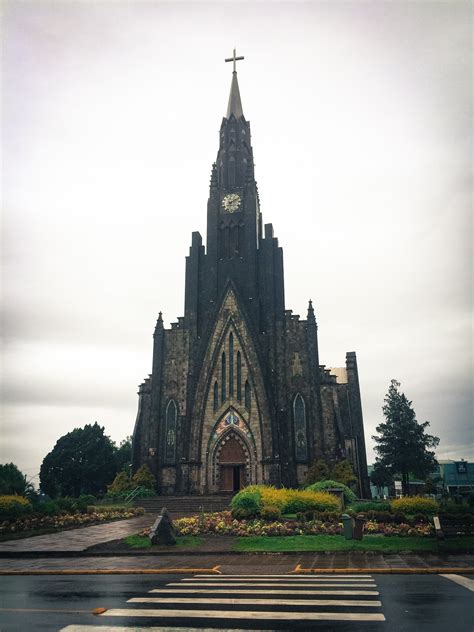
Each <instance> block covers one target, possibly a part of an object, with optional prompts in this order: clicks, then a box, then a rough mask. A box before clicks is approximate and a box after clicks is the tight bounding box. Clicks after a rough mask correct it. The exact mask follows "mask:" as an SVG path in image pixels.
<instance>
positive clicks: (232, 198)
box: [222, 193, 241, 213]
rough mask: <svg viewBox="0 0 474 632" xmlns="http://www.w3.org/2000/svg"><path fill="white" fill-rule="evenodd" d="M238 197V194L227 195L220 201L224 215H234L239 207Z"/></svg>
mask: <svg viewBox="0 0 474 632" xmlns="http://www.w3.org/2000/svg"><path fill="white" fill-rule="evenodd" d="M240 202H241V200H240V195H239V194H238V193H228V194H227V195H226V196H225V197H224V199H223V200H222V206H223V208H224V211H225V212H226V213H235V211H237V210H238V208H239V206H240Z"/></svg>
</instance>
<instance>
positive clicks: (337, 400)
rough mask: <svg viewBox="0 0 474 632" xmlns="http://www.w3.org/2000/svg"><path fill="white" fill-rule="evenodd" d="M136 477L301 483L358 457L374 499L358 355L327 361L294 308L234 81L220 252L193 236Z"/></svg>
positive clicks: (167, 481)
mask: <svg viewBox="0 0 474 632" xmlns="http://www.w3.org/2000/svg"><path fill="white" fill-rule="evenodd" d="M138 395H139V403H138V414H137V419H136V423H135V429H134V433H133V470H134V471H135V470H136V469H137V468H138V467H139V466H140V465H142V464H144V463H147V464H148V465H149V467H150V469H151V470H152V472H153V473H154V474H155V476H156V479H157V487H158V492H159V493H160V494H212V493H222V492H235V491H237V490H238V489H241V488H242V487H244V486H247V485H250V484H256V483H268V484H273V485H277V486H279V485H284V486H287V487H295V486H297V485H299V484H301V483H302V482H303V480H304V477H305V474H306V472H307V470H308V468H309V467H310V465H311V464H312V463H313V462H314V461H315V460H318V459H325V460H326V461H327V462H328V463H330V464H331V463H335V462H336V461H339V460H341V459H343V458H348V459H349V460H350V461H351V462H352V464H353V467H354V470H355V472H356V474H357V476H358V477H359V481H360V483H359V495H360V496H362V497H370V486H369V479H368V475H367V462H366V453H365V440H364V427H363V418H362V406H361V398H360V389H359V378H358V371H357V360H356V354H355V353H354V352H349V353H347V354H346V360H345V366H344V367H341V368H335V369H330V368H326V367H325V366H324V365H320V360H319V352H318V327H317V323H316V316H315V313H314V309H313V306H312V303H311V301H309V305H308V311H307V315H306V319H304V320H303V319H300V317H299V316H298V315H296V314H293V313H292V311H291V310H287V309H285V293H284V278H283V251H282V248H281V247H280V246H279V244H278V239H277V238H276V237H275V236H274V233H273V228H272V225H271V224H266V225H263V222H262V214H261V212H260V206H259V196H258V189H257V184H256V181H255V174H254V160H253V149H252V145H251V134H250V124H249V122H248V121H247V120H246V118H245V116H244V114H243V109H242V103H241V98H240V92H239V85H238V80H237V72H236V70H235V53H234V72H233V74H232V84H231V89H230V96H229V103H228V109H227V113H226V116H225V117H224V118H223V120H222V125H221V128H220V142H219V150H218V153H217V159H216V162H215V163H214V164H213V166H212V172H211V181H210V190H209V199H208V204H207V242H206V246H204V245H203V242H202V238H201V235H200V234H199V233H198V232H195V233H193V234H192V242H191V248H190V251H189V256H188V257H187V258H186V282H185V308H184V316H183V317H180V318H178V320H177V322H175V323H172V324H171V328H170V329H165V328H164V326H163V320H162V315H161V312H160V315H159V318H158V321H157V323H156V327H155V331H154V345H153V364H152V373H151V374H150V375H149V377H147V378H146V379H145V381H144V382H143V383H142V384H141V385H140V387H139V393H138Z"/></svg>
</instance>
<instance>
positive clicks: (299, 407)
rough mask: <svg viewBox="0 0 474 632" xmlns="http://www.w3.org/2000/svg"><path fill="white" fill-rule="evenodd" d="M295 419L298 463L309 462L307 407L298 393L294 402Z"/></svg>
mask: <svg viewBox="0 0 474 632" xmlns="http://www.w3.org/2000/svg"><path fill="white" fill-rule="evenodd" d="M293 419H294V427H295V456H296V460H297V461H307V460H308V444H307V438H306V406H305V403H304V399H303V398H302V397H301V395H300V394H299V393H297V395H296V397H295V399H294V400H293Z"/></svg>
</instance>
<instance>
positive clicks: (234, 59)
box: [225, 48, 245, 72]
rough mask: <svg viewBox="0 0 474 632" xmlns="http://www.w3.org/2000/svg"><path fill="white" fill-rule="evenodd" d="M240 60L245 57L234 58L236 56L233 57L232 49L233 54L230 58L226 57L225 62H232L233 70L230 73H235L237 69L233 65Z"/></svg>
mask: <svg viewBox="0 0 474 632" xmlns="http://www.w3.org/2000/svg"><path fill="white" fill-rule="evenodd" d="M241 59H245V57H236V55H235V48H234V52H233V54H232V57H227V59H226V60H225V61H233V62H234V64H233V66H234V68H233V71H232V72H237V67H236V65H235V62H236V61H240V60H241Z"/></svg>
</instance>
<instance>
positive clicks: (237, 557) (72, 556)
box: [0, 513, 474, 574]
mask: <svg viewBox="0 0 474 632" xmlns="http://www.w3.org/2000/svg"><path fill="white" fill-rule="evenodd" d="M154 519H155V516H153V515H151V514H149V513H148V514H145V515H143V516H139V517H137V518H131V519H129V520H118V521H117V522H109V523H105V524H99V525H94V526H91V527H83V528H80V529H71V530H68V531H62V532H59V533H52V534H49V535H40V536H35V537H30V538H24V539H20V540H11V541H7V542H2V543H0V557H1V558H2V559H0V573H1V572H2V571H3V572H8V571H19V572H28V571H33V572H34V571H53V572H54V571H60V570H62V571H65V570H66V571H68V570H76V571H79V572H80V571H81V570H84V571H87V570H92V571H94V570H104V571H105V570H111V571H114V570H118V571H120V570H122V571H126V570H138V571H139V570H145V571H146V570H147V569H163V572H165V571H166V569H177V568H178V569H190V568H191V569H196V568H202V569H212V568H214V567H215V566H219V567H220V568H221V571H222V572H224V573H230V572H236V573H239V572H240V573H246V572H254V573H258V572H261V571H262V570H264V572H266V573H276V574H278V573H288V572H291V571H293V570H294V569H295V568H296V567H297V566H298V565H299V567H300V568H301V569H303V570H304V569H327V570H328V571H330V570H331V569H347V570H350V569H352V570H355V569H371V570H373V569H380V571H381V572H390V571H391V569H399V570H400V569H401V570H404V569H407V570H408V569H419V570H420V571H422V572H423V571H425V572H426V571H429V570H430V569H447V568H451V569H459V570H460V571H462V569H468V568H470V569H472V568H474V554H465V555H462V554H452V555H447V554H443V555H437V554H434V553H433V554H432V553H430V554H422V555H417V554H414V553H398V554H397V553H394V554H385V555H382V554H379V553H374V552H363V551H353V552H351V551H348V552H340V553H337V552H336V553H333V552H331V553H291V554H288V553H281V554H280V553H263V554H262V553H253V554H252V553H250V554H238V553H234V552H232V545H233V542H234V539H235V538H233V537H231V536H204V537H203V540H204V542H203V544H202V546H201V547H200V548H199V549H189V550H188V551H184V550H183V549H181V550H179V549H174V550H173V549H171V550H170V549H169V548H168V547H163V549H162V550H159V551H153V552H148V551H146V550H145V551H137V552H129V551H127V552H125V554H123V555H121V554H117V552H116V551H114V550H111V551H110V553H109V554H108V555H107V554H104V553H102V552H101V551H97V553H96V554H94V552H92V551H87V549H88V548H89V547H91V546H94V545H96V544H103V543H106V542H110V541H112V540H119V539H121V538H124V537H125V536H127V535H131V534H134V533H138V532H139V531H140V530H141V529H143V528H145V527H148V526H150V525H151V524H153V521H154ZM375 572H377V570H375ZM441 572H442V571H441ZM471 572H472V570H471Z"/></svg>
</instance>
